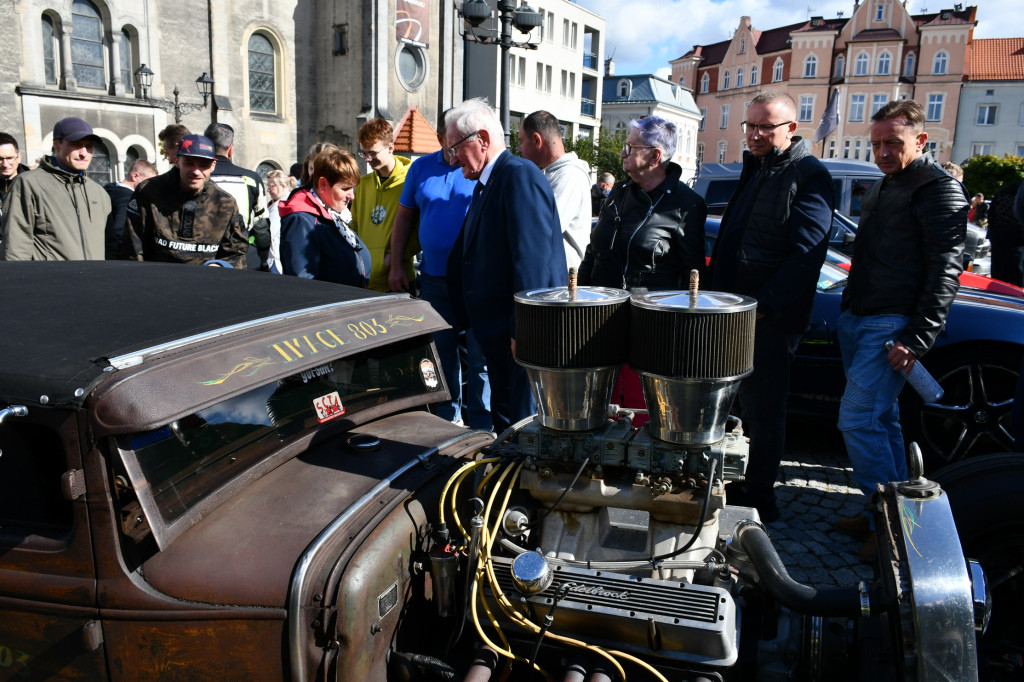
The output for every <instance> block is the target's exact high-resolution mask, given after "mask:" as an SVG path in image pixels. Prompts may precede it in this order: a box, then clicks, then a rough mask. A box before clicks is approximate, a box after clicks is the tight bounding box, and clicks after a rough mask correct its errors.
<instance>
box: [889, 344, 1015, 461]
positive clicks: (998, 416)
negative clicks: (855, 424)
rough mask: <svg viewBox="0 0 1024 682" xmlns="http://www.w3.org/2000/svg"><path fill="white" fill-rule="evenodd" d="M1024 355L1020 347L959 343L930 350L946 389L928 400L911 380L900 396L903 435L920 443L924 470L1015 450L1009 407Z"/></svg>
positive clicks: (931, 365)
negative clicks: (934, 400) (934, 399)
mask: <svg viewBox="0 0 1024 682" xmlns="http://www.w3.org/2000/svg"><path fill="white" fill-rule="evenodd" d="M1021 355H1022V351H1021V349H1020V348H1019V347H1016V348H1015V347H1012V346H994V345H990V346H978V347H976V348H975V347H970V348H968V347H965V346H963V345H960V346H956V347H954V348H949V349H943V352H942V353H941V354H934V356H933V355H932V354H929V355H926V356H925V358H924V363H925V366H926V367H927V368H928V370H929V371H930V372H931V373H932V376H934V377H935V379H936V380H937V381H938V382H939V384H940V385H941V386H942V388H943V389H944V390H945V395H943V396H942V399H941V400H939V402H937V403H924V402H923V401H922V400H921V398H920V396H918V394H917V393H916V392H915V391H914V390H913V389H912V388H910V387H909V386H908V387H906V388H905V389H904V390H903V393H902V395H901V396H900V414H901V415H902V419H901V421H902V423H903V434H904V440H905V441H906V442H908V443H909V442H911V441H916V442H917V444H918V445H920V446H921V452H922V454H923V455H924V460H925V471H935V470H938V469H939V468H941V467H943V466H946V465H948V464H951V463H953V462H958V461H960V460H963V459H968V458H971V457H977V456H979V455H985V454H991V453H995V452H1007V451H1009V450H1013V436H1012V435H1011V433H1012V432H1011V428H1010V411H1011V409H1012V407H1013V394H1014V391H1015V390H1016V387H1017V377H1018V373H1019V371H1020V366H1021Z"/></svg>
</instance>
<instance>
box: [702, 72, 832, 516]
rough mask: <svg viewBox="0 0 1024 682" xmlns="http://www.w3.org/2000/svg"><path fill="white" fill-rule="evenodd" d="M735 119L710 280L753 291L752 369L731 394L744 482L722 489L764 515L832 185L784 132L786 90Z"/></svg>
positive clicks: (771, 497)
mask: <svg viewBox="0 0 1024 682" xmlns="http://www.w3.org/2000/svg"><path fill="white" fill-rule="evenodd" d="M742 125H743V129H744V133H745V134H746V138H747V147H748V149H749V151H747V152H746V153H744V155H743V171H742V173H741V174H740V182H739V186H738V187H737V188H736V192H735V193H734V194H733V196H732V198H731V199H730V201H729V206H728V208H726V210H725V215H724V216H722V226H721V228H720V229H719V233H718V240H717V241H716V242H715V249H714V252H713V253H712V256H711V286H710V287H709V288H711V289H714V290H717V291H728V292H732V293H736V294H743V295H745V296H750V297H752V298H755V299H757V322H756V328H755V333H754V372H753V373H752V374H751V375H750V376H748V377H747V378H745V379H744V380H743V381H742V382H741V383H740V387H739V391H738V393H737V412H738V414H739V416H740V418H741V419H742V420H743V427H744V430H745V431H746V433H747V435H748V436H749V437H750V461H749V463H748V465H747V474H746V480H745V481H744V482H743V483H742V484H736V483H734V484H731V485H730V486H729V488H728V493H727V495H726V497H727V499H728V501H729V502H730V503H731V504H741V505H744V506H751V507H756V508H757V510H758V513H759V515H760V516H761V520H762V521H766V522H771V521H775V520H777V519H778V518H779V509H778V506H777V505H776V503H775V490H774V486H775V480H776V478H778V475H779V464H780V463H781V461H782V453H783V449H784V447H785V442H786V395H787V394H788V393H789V368H790V365H791V364H792V362H793V357H794V355H795V354H796V349H797V346H798V345H799V343H800V337H801V336H803V333H804V330H805V329H806V328H807V324H808V322H809V321H810V319H811V306H812V305H813V303H814V292H815V289H816V285H817V282H818V273H819V271H820V270H821V264H822V262H823V261H824V260H825V253H826V251H827V250H828V234H829V228H830V227H831V225H832V205H833V201H834V199H833V196H834V192H833V189H832V176H831V175H829V172H828V170H827V169H826V168H825V166H824V165H823V164H822V163H821V162H820V161H818V159H816V158H814V156H812V155H811V153H810V150H809V149H808V146H807V143H806V142H804V141H803V140H802V139H800V138H799V137H794V136H793V133H794V132H795V131H796V128H797V123H796V104H795V103H794V102H793V98H792V97H790V96H789V95H787V94H785V93H783V92H778V91H768V92H763V93H761V94H760V95H758V96H757V97H755V98H754V100H753V101H752V102H751V104H750V108H749V109H748V110H747V120H746V121H744V122H743V124H742Z"/></svg>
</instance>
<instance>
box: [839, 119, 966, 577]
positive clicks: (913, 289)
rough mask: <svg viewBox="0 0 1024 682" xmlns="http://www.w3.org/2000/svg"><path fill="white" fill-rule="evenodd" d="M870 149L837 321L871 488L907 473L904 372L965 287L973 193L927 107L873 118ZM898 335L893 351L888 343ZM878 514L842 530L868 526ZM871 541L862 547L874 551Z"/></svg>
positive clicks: (845, 417) (849, 414)
mask: <svg viewBox="0 0 1024 682" xmlns="http://www.w3.org/2000/svg"><path fill="white" fill-rule="evenodd" d="M871 120H872V124H871V148H872V150H873V153H874V157H875V164H876V165H877V166H878V167H879V168H880V169H881V170H882V172H883V173H885V177H884V178H883V179H882V180H880V181H878V182H877V183H876V184H875V185H873V186H872V187H871V189H869V190H868V192H867V194H866V195H865V197H864V210H863V213H862V214H861V219H860V226H859V228H858V230H857V240H856V241H855V242H854V252H853V265H852V268H851V270H850V277H849V280H848V282H847V285H846V289H845V290H844V291H843V313H842V315H840V318H839V324H838V336H839V344H840V347H841V349H842V354H843V368H844V369H845V371H846V391H845V393H844V394H843V398H842V402H841V403H840V408H839V429H840V430H841V431H842V432H843V438H844V440H845V441H846V450H847V452H848V453H849V455H850V461H851V463H852V464H853V471H854V475H855V476H856V477H857V482H858V484H859V485H860V488H861V490H863V491H864V494H865V495H869V496H870V495H871V494H872V493H873V492H874V490H875V487H876V484H878V483H883V484H884V483H886V482H888V481H902V480H906V478H907V464H906V453H905V451H904V447H903V434H902V432H901V431H900V424H899V407H898V406H897V403H896V398H897V396H898V395H899V393H900V390H901V389H902V388H903V384H904V383H905V381H906V378H905V376H904V374H905V373H907V372H909V371H910V369H911V367H913V365H914V363H915V362H916V361H917V359H918V358H920V357H921V356H922V355H924V354H925V353H926V352H928V349H929V348H931V347H932V344H933V343H934V342H935V338H936V337H937V336H938V334H939V332H940V331H941V330H942V326H943V325H944V324H945V321H946V314H947V313H948V312H949V306H950V305H951V304H952V303H953V298H954V297H955V295H956V291H957V288H958V287H959V279H958V277H959V275H960V272H961V270H962V268H963V265H962V264H963V249H964V239H965V235H966V231H967V211H968V208H969V206H968V200H967V195H966V192H965V190H964V188H963V185H961V184H960V183H959V182H957V181H956V180H955V179H953V178H952V177H950V176H949V175H948V174H947V173H946V172H945V171H943V170H942V168H941V167H940V166H939V165H938V164H937V163H935V161H934V160H933V159H932V157H931V155H930V154H928V153H927V152H925V142H926V141H927V140H928V134H927V133H926V132H925V131H924V120H925V115H924V109H923V108H922V107H921V105H920V104H918V103H917V102H915V101H913V100H895V101H892V102H889V103H888V104H886V105H885V106H883V107H882V108H881V109H879V110H878V112H877V113H875V115H874V116H872V117H871ZM888 340H892V341H894V347H893V348H892V350H890V351H888V352H886V351H885V349H884V347H883V344H884V343H885V342H886V341H888ZM869 522H870V520H869V519H867V518H865V519H863V520H861V519H860V518H858V519H846V520H843V521H840V522H837V524H836V525H837V528H839V529H840V530H844V531H846V532H850V533H851V534H858V533H859V532H865V533H866V532H867V531H868V528H869V525H868V524H869ZM874 548H875V545H874V543H873V542H872V541H871V540H870V539H869V540H868V543H867V544H865V546H864V548H863V549H862V550H861V554H862V556H864V557H865V558H870V555H871V554H873V550H874Z"/></svg>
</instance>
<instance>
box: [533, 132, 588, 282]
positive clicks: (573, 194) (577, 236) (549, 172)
mask: <svg viewBox="0 0 1024 682" xmlns="http://www.w3.org/2000/svg"><path fill="white" fill-rule="evenodd" d="M544 176H545V177H546V178H547V179H548V182H549V183H551V192H552V193H553V194H554V195H555V205H556V206H557V207H558V219H559V220H560V221H561V223H562V244H563V245H564V246H565V263H566V265H567V266H568V267H570V268H572V267H579V265H580V262H582V260H583V254H584V253H586V251H587V244H589V243H590V223H591V215H590V212H591V211H590V186H591V184H592V183H591V182H590V166H588V165H587V162H586V161H583V160H581V159H580V158H579V157H578V156H576V152H568V153H567V154H564V155H562V156H561V157H559V159H558V160H557V161H555V162H554V163H552V164H551V165H549V166H548V167H547V168H545V169H544Z"/></svg>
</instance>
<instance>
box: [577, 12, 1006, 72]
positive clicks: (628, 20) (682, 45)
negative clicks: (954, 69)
mask: <svg viewBox="0 0 1024 682" xmlns="http://www.w3.org/2000/svg"><path fill="white" fill-rule="evenodd" d="M576 1H577V4H579V5H580V6H581V7H585V8H587V9H589V10H591V11H593V12H596V13H598V14H600V15H601V16H602V17H604V19H605V21H606V22H607V23H606V26H605V57H606V58H607V57H609V56H612V57H614V59H615V73H616V74H619V75H626V74H639V73H658V74H659V75H662V76H665V75H668V74H669V73H670V68H669V65H668V62H669V60H670V59H675V58H676V57H680V56H682V55H683V54H686V52H688V51H689V50H690V49H691V48H692V47H693V46H694V45H704V44H709V43H716V42H719V41H721V40H727V39H728V38H729V37H730V36H731V35H732V33H733V31H734V30H736V27H737V26H738V25H739V22H740V17H741V16H744V15H747V16H749V17H750V18H751V21H752V22H753V25H754V28H760V29H770V28H776V27H778V26H785V25H787V24H795V23H797V22H801V21H806V20H807V19H808V18H809V16H811V15H813V16H822V17H836V16H838V13H839V12H843V13H844V14H843V16H846V17H849V16H850V15H851V14H852V13H853V0H773V1H772V2H771V3H764V5H762V6H760V7H755V6H752V5H751V3H750V2H746V1H742V2H741V0H720V1H716V0H576ZM953 4H954V3H953V1H952V0H907V7H908V8H909V9H910V11H911V12H912V13H913V14H923V13H926V12H938V11H939V10H942V9H952V8H953ZM971 4H974V5H976V6H977V7H978V15H977V16H978V27H977V28H976V29H975V31H974V37H975V38H1009V37H1014V36H1024V2H1022V0H976V2H974V3H971V2H968V1H966V0H965V1H964V5H971ZM808 7H810V8H811V11H810V13H808Z"/></svg>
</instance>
